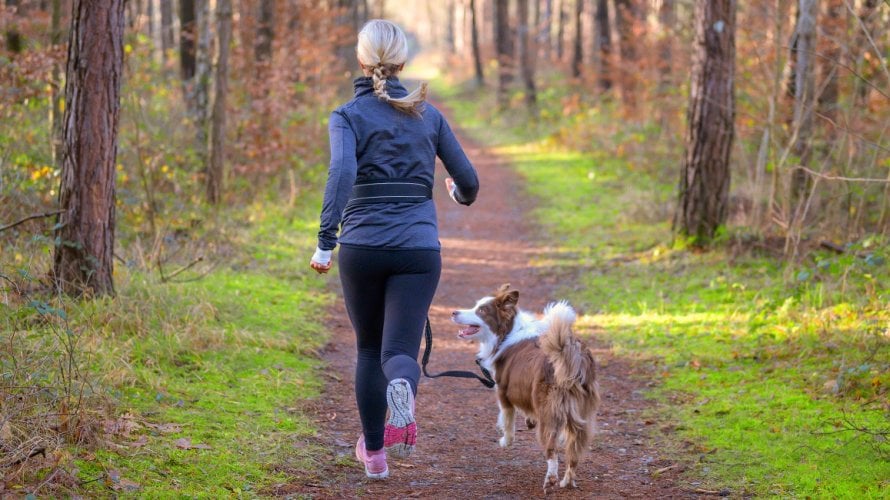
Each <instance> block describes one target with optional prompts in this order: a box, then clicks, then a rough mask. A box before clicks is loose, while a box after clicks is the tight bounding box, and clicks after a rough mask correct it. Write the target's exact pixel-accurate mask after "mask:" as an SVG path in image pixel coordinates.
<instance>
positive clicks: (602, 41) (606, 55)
mask: <svg viewBox="0 0 890 500" xmlns="http://www.w3.org/2000/svg"><path fill="white" fill-rule="evenodd" d="M594 21H595V24H596V30H595V32H596V46H597V51H598V52H599V72H598V76H597V83H598V84H599V88H600V90H601V91H603V92H607V91H608V90H609V89H611V88H612V30H611V28H610V24H609V0H597V2H596V16H595V18H594Z"/></svg>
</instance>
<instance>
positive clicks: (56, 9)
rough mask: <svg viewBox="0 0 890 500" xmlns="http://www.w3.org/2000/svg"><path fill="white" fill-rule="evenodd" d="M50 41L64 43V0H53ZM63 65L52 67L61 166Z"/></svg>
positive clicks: (55, 154) (55, 143)
mask: <svg viewBox="0 0 890 500" xmlns="http://www.w3.org/2000/svg"><path fill="white" fill-rule="evenodd" d="M50 19H51V20H50V43H52V44H53V46H54V47H56V46H59V45H60V44H61V43H62V0H52V14H51V15H50ZM62 83H63V80H62V67H61V63H59V62H54V63H53V69H52V88H53V92H52V108H50V123H51V124H52V125H51V127H50V129H51V134H52V137H51V142H52V158H53V164H54V165H56V166H57V167H59V168H61V162H62V151H63V150H62V144H63V142H62V133H63V129H62V124H63V123H64V122H63V120H62V106H63V104H64V102H63V101H62V99H63V97H62V93H61V92H60V90H61V87H62Z"/></svg>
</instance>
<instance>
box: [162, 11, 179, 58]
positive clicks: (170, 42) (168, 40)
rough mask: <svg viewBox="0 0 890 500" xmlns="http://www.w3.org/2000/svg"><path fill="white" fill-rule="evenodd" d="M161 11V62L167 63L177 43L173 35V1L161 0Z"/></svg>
mask: <svg viewBox="0 0 890 500" xmlns="http://www.w3.org/2000/svg"><path fill="white" fill-rule="evenodd" d="M160 1H161V5H160V11H161V60H162V61H165V62H166V61H167V55H168V54H169V52H170V50H171V49H172V48H173V46H174V44H175V43H176V41H175V39H174V36H173V35H174V33H173V0H160Z"/></svg>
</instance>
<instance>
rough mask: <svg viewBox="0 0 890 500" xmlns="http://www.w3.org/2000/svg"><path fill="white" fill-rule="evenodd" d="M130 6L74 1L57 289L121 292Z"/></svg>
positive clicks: (118, 1) (106, 0) (109, 0)
mask: <svg viewBox="0 0 890 500" xmlns="http://www.w3.org/2000/svg"><path fill="white" fill-rule="evenodd" d="M125 22H126V21H125V13H124V0H75V1H74V4H73V7H72V15H71V32H70V36H69V42H68V63H67V69H66V80H65V81H66V85H65V101H66V106H65V125H64V146H63V147H64V154H63V158H62V180H61V186H60V188H59V208H60V209H61V210H64V213H62V214H61V215H60V216H59V223H58V225H57V227H58V228H59V229H58V230H57V231H56V239H57V241H59V244H58V245H57V246H56V249H55V255H54V261H53V278H54V281H55V284H56V286H57V288H58V289H60V290H62V291H64V292H65V293H68V294H72V295H79V294H81V293H85V292H87V293H91V294H98V295H105V294H109V295H110V294H114V282H113V271H114V260H113V255H114V185H115V158H116V156H117V141H118V137H117V128H118V122H119V116H120V88H121V75H122V69H123V59H124V51H123V45H124V44H123V40H124V25H125Z"/></svg>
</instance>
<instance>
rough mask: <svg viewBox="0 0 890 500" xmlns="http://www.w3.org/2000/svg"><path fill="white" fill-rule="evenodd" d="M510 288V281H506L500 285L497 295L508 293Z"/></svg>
mask: <svg viewBox="0 0 890 500" xmlns="http://www.w3.org/2000/svg"><path fill="white" fill-rule="evenodd" d="M509 289H510V284H509V283H504V284H503V285H501V286H499V287H498V293H497V295H501V294H504V293H507V290H509Z"/></svg>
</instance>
